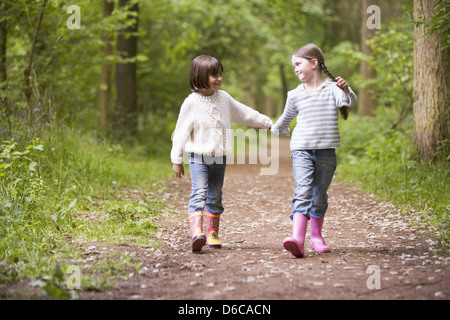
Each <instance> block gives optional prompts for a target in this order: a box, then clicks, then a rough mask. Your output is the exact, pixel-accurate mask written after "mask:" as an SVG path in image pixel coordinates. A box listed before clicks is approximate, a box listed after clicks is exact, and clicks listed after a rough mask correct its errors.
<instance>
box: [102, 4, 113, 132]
mask: <svg viewBox="0 0 450 320" xmlns="http://www.w3.org/2000/svg"><path fill="white" fill-rule="evenodd" d="M113 10H114V3H113V2H112V1H110V0H104V4H103V18H104V19H105V18H107V17H109V16H110V15H111V13H112V12H113ZM102 38H103V43H104V46H103V62H102V71H101V80H100V129H101V130H103V131H109V129H110V127H109V122H110V119H109V108H108V105H109V102H110V97H111V63H109V62H108V61H107V59H108V57H109V56H110V55H111V54H112V43H111V41H112V36H111V33H110V32H109V31H103V37H102Z"/></svg>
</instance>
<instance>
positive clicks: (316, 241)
mask: <svg viewBox="0 0 450 320" xmlns="http://www.w3.org/2000/svg"><path fill="white" fill-rule="evenodd" d="M324 218H325V217H324V216H322V217H320V218H318V219H317V218H313V217H311V220H310V225H309V228H310V232H311V233H310V240H311V248H313V249H314V251H315V252H317V253H326V252H330V251H331V250H330V247H328V246H327V245H326V244H325V240H323V237H322V226H323V220H324Z"/></svg>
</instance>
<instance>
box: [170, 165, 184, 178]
mask: <svg viewBox="0 0 450 320" xmlns="http://www.w3.org/2000/svg"><path fill="white" fill-rule="evenodd" d="M172 171H173V173H175V176H176V177H177V178H181V176H184V167H183V164H173V166H172Z"/></svg>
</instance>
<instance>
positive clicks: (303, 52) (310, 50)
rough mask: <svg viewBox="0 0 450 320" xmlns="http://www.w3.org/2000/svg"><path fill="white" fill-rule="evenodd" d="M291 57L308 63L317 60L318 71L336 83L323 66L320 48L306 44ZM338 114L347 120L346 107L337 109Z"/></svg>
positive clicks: (312, 44) (323, 60) (323, 61)
mask: <svg viewBox="0 0 450 320" xmlns="http://www.w3.org/2000/svg"><path fill="white" fill-rule="evenodd" d="M292 56H293V57H300V58H304V59H306V60H310V61H311V60H312V59H317V62H318V64H319V70H321V71H323V72H324V73H325V74H326V75H327V76H328V77H329V78H330V79H331V80H333V81H336V78H335V77H334V76H333V75H332V74H331V72H330V71H328V69H327V67H326V66H325V59H324V57H323V53H322V50H320V48H319V47H318V46H316V45H315V44H314V43H308V44H306V45H304V46H303V47H300V48H298V49H297V50H295V52H294V53H293V54H292ZM339 112H340V113H341V116H342V118H344V120H347V118H348V107H341V108H339Z"/></svg>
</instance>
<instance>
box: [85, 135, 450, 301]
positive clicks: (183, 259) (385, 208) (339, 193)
mask: <svg viewBox="0 0 450 320" xmlns="http://www.w3.org/2000/svg"><path fill="white" fill-rule="evenodd" d="M260 167H261V166H260V165H240V164H232V165H227V169H226V170H227V171H226V175H225V184H224V188H223V194H224V195H223V204H224V207H225V212H224V214H223V216H222V220H221V224H220V232H219V236H220V240H221V242H222V244H223V248H222V249H210V248H207V246H205V247H204V249H203V251H202V252H201V253H192V252H191V250H190V233H189V226H188V222H187V212H186V210H187V209H186V208H187V204H188V199H189V195H190V178H189V175H186V176H184V177H183V178H182V179H177V178H172V179H170V180H169V181H168V182H167V183H168V191H167V193H166V194H165V195H164V197H165V198H166V199H167V201H168V202H169V203H171V206H172V211H171V213H168V214H167V215H166V216H165V217H163V218H162V219H160V220H159V222H158V226H159V227H160V228H161V230H162V231H161V232H160V233H159V234H158V238H159V240H160V246H159V248H158V249H154V248H141V247H134V246H125V247H124V248H122V249H123V250H126V251H128V252H134V254H135V257H136V258H137V259H139V260H140V261H142V265H141V267H140V269H139V271H138V272H136V273H135V274H133V276H132V277H128V278H127V279H122V280H120V281H119V283H118V285H117V286H116V288H114V289H110V290H106V291H102V292H81V293H80V298H81V299H151V300H184V299H194V300H240V299H246V300H296V299H332V300H336V299H345V300H347V299H362V300H371V299H381V300H385V299H386V300H392V299H397V300H405V299H427V300H432V299H434V300H448V299H449V298H450V251H449V249H448V248H446V249H442V248H440V247H439V246H438V245H437V243H436V242H435V240H434V238H433V236H432V232H431V231H430V230H427V228H425V227H423V226H422V227H417V226H413V223H412V222H413V221H414V220H415V218H414V217H411V216H409V215H405V214H401V213H400V211H399V210H398V209H396V208H395V207H394V206H393V205H391V204H389V203H386V202H382V201H379V200H378V199H377V198H376V197H375V196H373V195H365V194H363V193H361V192H360V191H359V190H357V189H356V188H354V187H352V186H349V185H347V184H345V183H343V182H341V181H339V180H338V179H336V178H335V179H334V180H333V182H332V185H331V186H330V189H329V209H328V211H327V215H326V219H325V224H324V230H323V233H324V237H325V240H326V242H327V244H328V245H329V246H330V247H331V252H330V253H324V254H317V253H315V252H314V251H312V250H311V249H310V247H309V235H307V239H306V243H307V244H308V245H307V246H306V250H305V251H306V254H305V257H303V258H300V259H298V258H294V257H293V256H292V255H291V254H290V253H288V252H287V251H285V250H284V249H283V247H282V242H283V239H284V238H285V237H287V236H290V235H291V232H292V224H291V220H290V219H289V213H290V204H291V198H292V194H293V189H294V181H293V178H292V174H291V170H292V169H291V168H292V165H291V158H290V151H289V140H288V139H281V140H280V168H279V171H278V173H277V174H276V175H260V174H259V172H260V171H259V170H260ZM308 230H309V228H308Z"/></svg>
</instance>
